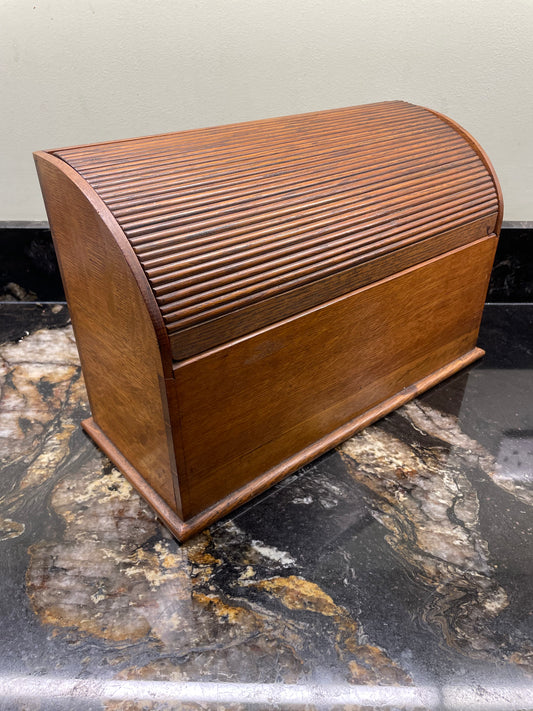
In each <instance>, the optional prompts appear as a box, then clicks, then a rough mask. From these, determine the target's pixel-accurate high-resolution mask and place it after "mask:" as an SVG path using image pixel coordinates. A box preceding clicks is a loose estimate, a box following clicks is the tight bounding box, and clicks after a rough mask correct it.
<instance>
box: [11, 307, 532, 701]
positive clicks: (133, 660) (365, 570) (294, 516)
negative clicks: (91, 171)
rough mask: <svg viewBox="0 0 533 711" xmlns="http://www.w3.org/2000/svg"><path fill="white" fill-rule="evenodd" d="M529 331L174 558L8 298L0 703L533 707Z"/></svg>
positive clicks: (487, 338) (65, 341)
mask: <svg viewBox="0 0 533 711" xmlns="http://www.w3.org/2000/svg"><path fill="white" fill-rule="evenodd" d="M532 326H533V306H531V305H525V304H524V305H515V306H506V305H493V306H488V307H487V308H486V310H485V314H484V319H483V325H482V330H481V335H480V343H479V345H480V346H481V347H483V348H485V349H486V350H487V355H486V356H485V358H484V359H482V360H481V361H480V362H478V363H476V364H475V365H473V366H471V367H469V368H468V369H466V370H464V371H462V372H460V373H458V374H457V375H455V376H454V377H452V378H451V379H449V380H447V381H446V382H444V383H442V384H440V385H439V386H437V387H436V388H433V389H432V390H431V391H429V392H427V393H425V394H424V395H423V396H421V397H419V398H418V399H416V400H415V401H413V402H411V403H409V404H408V405H406V406H404V407H402V408H400V409H399V410H397V411H396V412H394V413H392V414H391V415H389V416H387V417H386V418H384V419H382V420H380V421H379V422H377V423H376V424H374V425H372V426H371V427H368V428H367V429H365V430H364V431H363V432H361V433H359V434H357V435H355V436H354V437H352V438H351V439H349V440H348V441H347V442H345V443H344V444H342V445H341V446H339V447H338V448H336V449H334V450H332V451H330V452H328V453H327V454H325V455H324V456H322V457H321V458H319V459H318V460H316V461H315V462H313V463H311V464H310V465H308V466H306V467H304V468H303V469H301V470H300V471H299V472H297V473H296V474H294V475H292V476H290V477H288V478H287V479H285V480H284V481H282V482H281V483H280V484H278V485H277V486H275V487H273V488H272V489H270V490H269V491H268V492H266V493H265V494H263V495H262V496H260V497H258V498H257V499H255V500H254V501H252V502H250V503H249V504H247V505H246V506H243V507H242V508H241V509H239V510H237V511H236V512H234V513H233V514H232V515H230V516H228V517H227V518H226V519H224V520H223V521H221V522H219V523H217V524H216V525H214V526H212V527H211V528H210V529H209V530H208V531H207V532H205V533H203V534H200V535H198V536H196V537H195V538H194V539H192V540H191V541H189V542H187V543H186V544H183V545H179V544H178V543H177V542H176V541H175V540H174V539H173V538H172V537H171V535H170V534H169V533H168V532H167V531H166V530H165V528H164V527H163V526H161V525H160V524H159V522H158V521H157V520H156V519H155V516H154V514H153V513H152V511H151V510H150V508H149V507H148V506H147V505H146V504H145V503H144V502H143V501H142V500H141V499H140V497H139V496H138V495H137V493H136V492H135V491H134V490H133V489H132V488H131V487H130V485H129V484H128V483H127V482H126V480H125V479H124V478H123V477H122V476H121V475H120V473H119V472H118V471H117V470H116V469H115V468H114V467H113V466H112V465H111V464H110V462H109V461H108V460H107V459H106V458H105V457H104V456H103V455H102V454H101V453H100V452H99V450H98V449H97V448H96V447H95V445H94V444H93V443H92V442H91V440H89V438H88V437H87V436H86V435H85V434H84V433H83V432H82V430H81V428H80V421H81V420H82V419H83V418H85V417H87V414H88V404H87V400H86V393H85V389H84V386H83V379H82V375H81V370H80V366H79V361H78V356H77V351H76V346H75V342H74V338H73V335H72V330H71V327H70V325H69V320H68V313H67V310H66V307H65V306H63V305H60V304H55V305H53V304H48V305H35V304H20V303H17V304H13V303H4V304H1V305H0V342H1V345H0V354H1V361H0V368H1V399H0V442H1V444H0V446H1V448H2V451H1V453H0V456H1V459H2V467H3V471H2V476H1V478H0V573H1V575H0V619H1V627H0V629H1V633H2V636H1V640H2V645H1V654H0V709H9V710H10V709H28V710H31V711H33V710H34V709H39V710H41V709H46V710H48V709H54V710H55V709H106V710H113V711H118V710H124V711H126V710H128V711H130V710H132V711H133V710H137V709H176V708H179V709H187V710H188V709H232V710H233V709H235V710H237V709H238V710H239V711H241V710H245V709H275V708H280V709H281V708H283V709H285V708H287V709H298V710H303V709H309V710H311V709H333V708H335V709H337V708H339V709H341V708H342V709H357V708H362V709H370V708H372V709H374V708H389V709H407V708H408V709H415V708H416V709H461V710H463V709H470V708H472V709H474V708H476V709H477V708H480V709H481V708H487V709H526V708H527V709H530V708H533V612H532V611H533V604H532V603H533V530H532V528H533V516H532V513H533V509H532V505H533V328H532Z"/></svg>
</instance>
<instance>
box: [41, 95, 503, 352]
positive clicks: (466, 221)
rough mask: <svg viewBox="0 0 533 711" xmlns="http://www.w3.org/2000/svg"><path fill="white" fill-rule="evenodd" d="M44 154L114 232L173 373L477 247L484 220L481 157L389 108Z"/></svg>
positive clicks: (425, 119)
mask: <svg viewBox="0 0 533 711" xmlns="http://www.w3.org/2000/svg"><path fill="white" fill-rule="evenodd" d="M52 153H53V154H54V155H56V156H58V157H59V158H61V159H62V160H63V161H65V162H66V163H68V164H69V165H70V166H72V167H73V168H74V169H75V170H76V171H77V172H78V173H79V174H80V175H81V176H82V177H83V178H84V179H85V180H86V181H87V183H88V184H89V185H90V186H91V187H92V188H93V189H94V190H95V191H96V192H97V194H98V195H99V196H100V197H101V199H102V200H103V201H104V203H105V204H106V205H107V207H108V208H109V210H110V212H111V213H112V214H113V216H114V217H115V219H116V220H117V221H118V223H119V224H120V226H121V228H122V229H123V231H124V233H125V235H126V236H127V238H128V240H129V242H130V243H131V245H132V247H133V249H134V251H135V253H136V255H137V257H138V259H139V262H140V264H141V266H142V267H143V269H144V271H145V273H146V275H147V278H148V280H149V283H150V285H151V287H152V289H153V292H154V295H155V298H156V300H157V303H158V305H159V307H160V309H161V313H162V315H163V319H164V322H165V324H166V327H167V330H168V332H169V336H170V338H171V344H172V349H173V353H174V357H175V358H184V357H188V356H190V355H193V354H195V353H198V352H201V351H202V350H205V349H206V348H210V347H213V346H215V345H217V344H219V343H222V342H224V341H228V340H230V339H231V338H235V337H238V336H241V335H243V334H246V333H249V332H251V331H253V330H255V329H257V328H261V327H263V326H265V325H267V324H269V323H272V322H274V321H277V320H279V319H281V318H285V317H288V316H291V315H294V314H296V313H298V312H300V311H301V310H303V309H305V308H309V307H312V306H316V305H317V304H319V303H322V302H324V301H326V300H328V299H331V298H334V297H336V296H339V295H341V294H343V293H347V292H349V291H351V290H353V289H354V288H358V287H359V286H362V285H363V284H364V283H370V282H372V281H375V280H377V279H379V278H383V277H384V276H387V275H388V274H390V273H393V272H394V271H398V270H399V268H407V267H409V266H413V264H416V263H419V262H420V261H423V260H424V259H427V258H428V257H431V256H436V254H437V253H443V252H445V251H447V250H448V249H451V248H454V247H456V246H459V243H461V242H462V243H464V242H466V241H472V240H474V239H477V238H478V237H480V236H484V235H485V234H487V233H490V232H493V231H494V230H495V228H496V217H497V213H498V210H499V200H498V193H497V187H496V183H495V177H494V176H493V175H492V173H491V171H490V170H489V168H488V167H487V165H486V162H485V161H484V160H483V159H482V154H481V152H480V151H478V150H476V147H475V146H472V145H471V142H469V141H468V140H466V139H465V137H463V136H462V135H461V134H460V133H459V131H458V130H456V128H455V127H454V126H452V125H450V124H449V123H448V122H447V121H445V120H443V118H441V117H440V116H438V115H436V114H434V113H433V112H431V111H429V110H427V109H424V108H422V107H419V106H413V105H411V104H408V103H405V102H400V101H395V102H384V103H379V104H371V105H367V106H358V107H353V108H346V109H337V110H332V111H322V112H317V113H310V114H303V115H298V116H290V117H285V118H277V119H267V120H264V121H254V122H249V123H243V124H234V125H230V126H222V127H217V128H207V129H199V130H193V131H185V132H180V133H172V134H166V135H161V136H153V137H148V138H137V139H129V140H125V141H114V142H109V143H102V144H95V145H91V146H81V147H75V148H68V149H60V150H55V151H52ZM480 156H481V157H480ZM472 223H475V229H474V230H470V231H469V230H466V229H465V228H466V226H468V225H472ZM437 237H438V239H436V238H437ZM398 265H399V266H398Z"/></svg>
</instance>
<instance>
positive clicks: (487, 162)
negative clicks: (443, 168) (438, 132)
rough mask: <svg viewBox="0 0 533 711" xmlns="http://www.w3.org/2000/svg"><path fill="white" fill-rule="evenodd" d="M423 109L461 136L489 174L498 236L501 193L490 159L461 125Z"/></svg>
mask: <svg viewBox="0 0 533 711" xmlns="http://www.w3.org/2000/svg"><path fill="white" fill-rule="evenodd" d="M423 108H425V109H426V111H429V112H430V113H432V114H434V115H435V116H438V118H440V119H441V120H442V121H444V122H445V123H447V124H448V125H449V126H451V127H452V128H453V129H455V131H457V133H458V134H459V135H460V136H462V137H463V138H464V139H465V140H466V141H467V142H468V143H469V144H470V145H471V146H472V148H473V149H474V150H475V152H476V153H477V155H478V156H479V158H480V159H481V161H482V163H483V165H484V166H485V168H486V169H487V171H488V172H489V175H490V177H491V178H492V182H493V183H494V188H495V190H496V195H497V198H498V218H497V220H496V226H495V228H494V231H495V233H496V235H498V236H499V234H500V230H501V226H502V221H503V193H502V187H501V185H500V181H499V180H498V176H497V174H496V170H495V169H494V166H493V165H492V162H491V160H490V158H489V157H488V155H487V153H486V151H485V150H484V148H483V147H482V146H481V144H480V143H479V141H477V140H476V139H475V138H474V136H472V134H471V133H469V132H468V131H467V130H466V129H465V128H463V127H462V126H461V124H459V123H457V121H454V119H451V118H450V117H449V116H446V115H445V114H442V113H440V111H435V110H434V109H429V108H427V107H426V106H424V107H423Z"/></svg>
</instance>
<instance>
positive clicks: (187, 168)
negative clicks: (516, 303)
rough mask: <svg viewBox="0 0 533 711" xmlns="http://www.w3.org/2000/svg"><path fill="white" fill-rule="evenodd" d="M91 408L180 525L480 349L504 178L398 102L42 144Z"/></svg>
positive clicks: (431, 118) (425, 114) (103, 439)
mask: <svg viewBox="0 0 533 711" xmlns="http://www.w3.org/2000/svg"><path fill="white" fill-rule="evenodd" d="M35 159H36V163H37V169H38V173H39V178H40V181H41V187H42V191H43V194H44V199H45V203H46V208H47V211H48V217H49V220H50V225H51V229H52V234H53V238H54V243H55V247H56V251H57V255H58V259H59V263H60V268H61V273H62V277H63V282H64V285H65V291H66V294H67V300H68V304H69V308H70V313H71V315H72V323H73V326H74V332H75V335H76V340H77V343H78V348H79V353H80V358H81V363H82V368H83V373H84V376H85V381H86V384H87V390H88V393H89V400H90V406H91V410H92V418H91V419H89V420H87V421H85V422H84V428H85V429H86V431H87V432H88V433H89V434H90V435H91V437H92V438H93V439H94V440H95V441H96V443H97V444H98V445H99V446H100V447H101V448H102V450H103V451H104V452H105V453H106V454H107V455H108V456H109V457H110V459H111V460H112V461H113V462H114V463H115V464H116V465H117V466H118V467H119V468H120V469H121V470H122V472H123V473H124V474H125V476H126V477H128V479H129V480H130V481H131V482H132V484H133V485H134V486H135V487H136V488H137V489H138V490H139V491H140V492H141V494H142V495H143V496H144V497H145V498H146V499H147V500H148V501H149V502H150V504H151V505H152V506H153V507H154V509H155V510H156V511H157V513H158V515H159V517H160V518H161V519H162V520H163V521H164V522H165V523H166V524H167V525H168V527H169V528H170V529H171V531H172V532H173V533H174V534H175V535H176V536H177V538H179V539H180V540H184V539H186V538H187V537H188V536H190V535H192V534H193V533H195V532H196V531H199V530H201V529H202V528H204V527H205V526H207V525H208V524H209V523H210V522H212V521H214V520H216V519H217V518H219V517H220V516H222V515H223V514H225V513H227V512H228V511H230V510H231V509H233V508H235V507H236V506H238V505H239V504H241V503H243V502H244V501H247V500H248V499H250V498H251V497H252V496H254V495H255V494H257V493H258V492H261V491H263V490H264V489H266V488H267V487H268V486H270V485H271V484H272V483H273V482H275V481H278V480H279V479H280V478H281V477H283V476H285V475H286V474H288V473H290V472H293V471H294V470H296V469H297V468H298V467H299V466H301V465H302V464H304V463H305V462H308V461H309V460H311V459H313V458H314V457H316V456H317V455H319V454H320V453H322V452H324V451H325V450H327V449H328V448H330V447H332V446H334V445H336V444H337V443H339V442H341V441H342V440H344V439H345V438H347V437H349V436H350V435H352V434H353V433H354V432H355V431H356V430H358V429H360V428H361V427H363V426H365V425H366V424H368V423H370V422H372V421H374V420H376V419H377V418H379V417H381V416H382V415H384V414H386V413H387V412H389V411H391V410H392V409H393V408H395V407H397V406H398V405H400V404H402V403H404V402H406V401H407V400H409V399H410V398H412V397H414V396H415V395H416V394H417V393H420V392H421V391H423V390H425V389H427V388H429V387H431V386H432V385H434V384H435V383H437V382H439V381H440V380H442V379H443V378H445V377H446V376H448V375H450V374H451V373H454V372H455V371H457V370H458V369H459V368H461V367H463V366H465V365H467V364H469V363H471V362H472V361H473V360H474V359H476V358H478V357H479V356H480V355H481V354H482V351H480V350H479V349H478V348H476V339H477V334H478V328H479V323H480V318H481V312H482V308H483V302H484V298H485V294H486V289H487V285H488V280H489V275H490V272H491V266H492V262H493V257H494V251H495V248H496V242H497V234H498V232H499V228H500V224H501V218H502V200H501V193H500V189H499V186H498V182H497V178H496V176H495V174H494V170H493V169H492V167H491V164H490V162H489V161H488V159H487V157H486V155H485V154H484V152H483V151H482V149H481V148H480V147H479V145H478V144H477V143H476V142H475V141H474V139H473V138H471V137H470V136H469V135H468V134H467V133H466V132H465V131H464V130H463V129H462V128H460V127H459V126H458V125H457V124H455V123H454V122H453V121H451V120H449V119H448V118H446V117H444V116H442V115H440V114H438V113H436V112H433V111H430V110H428V109H425V108H421V107H419V106H413V105H411V104H408V103H405V102H401V101H394V102H384V103H379V104H371V105H367V106H357V107H353V108H346V109H337V110H333V111H323V112H318V113H310V114H304V115H300V116H289V117H285V118H278V119H267V120H265V121H254V122H250V123H243V124H235V125H230V126H222V127H218V128H206V129H199V130H193V131H184V132H180V133H171V134H167V135H160V136H152V137H149V138H134V139H128V140H124V141H112V142H109V143H99V144H94V145H88V146H78V147H74V148H64V149H59V150H51V151H46V152H38V153H36V154H35Z"/></svg>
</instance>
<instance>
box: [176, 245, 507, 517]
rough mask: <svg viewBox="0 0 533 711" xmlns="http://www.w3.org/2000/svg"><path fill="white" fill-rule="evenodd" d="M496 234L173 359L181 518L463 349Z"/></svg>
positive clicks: (469, 342) (475, 321) (470, 336)
mask: <svg viewBox="0 0 533 711" xmlns="http://www.w3.org/2000/svg"><path fill="white" fill-rule="evenodd" d="M496 242H497V239H496V238H495V237H494V236H491V237H486V238H484V239H482V240H479V241H477V242H476V243H474V244H473V245H468V246H466V247H462V248H459V249H456V250H454V251H453V252H451V253H449V254H446V255H445V256H442V257H437V258H435V259H432V260H429V261H428V262H426V263H424V264H423V265H420V266H418V267H411V268H410V269H407V270H405V271H404V272H402V273H400V274H398V275H395V276H393V277H389V278H387V279H384V280H382V281H380V282H378V283H377V284H374V285H371V286H368V287H365V288H363V289H358V290H357V291H355V292H353V293H352V294H349V295H346V296H343V297H340V298H338V299H335V300H333V301H330V302H328V303H327V304H323V305H322V306H320V307H317V308H314V309H311V310H309V311H307V312H306V313H304V314H301V315H299V316H296V317H293V318H290V319H286V320H285V321H283V322H282V323H280V324H276V325H275V326H270V327H268V328H265V329H263V330H261V331H260V332H258V333H256V334H254V336H253V337H244V338H242V339H239V340H237V341H235V342H234V343H232V344H229V345H225V346H220V347H218V348H215V349H213V350H212V351H210V352H208V353H206V354H203V355H201V356H195V357H193V358H191V359H189V360H187V361H184V362H183V363H180V364H176V366H175V369H174V372H175V379H176V388H177V394H178V399H179V400H180V402H181V403H182V408H181V422H180V426H181V431H182V436H183V442H184V448H185V451H186V452H187V462H186V466H187V479H188V489H189V495H190V499H189V501H190V505H191V509H190V510H189V511H188V512H187V514H188V516H191V515H195V514H197V513H199V512H200V511H201V510H202V509H203V508H205V506H206V504H207V505H210V504H213V503H214V502H215V501H217V500H218V499H221V498H223V497H225V496H227V495H228V494H229V493H230V492H231V491H232V490H233V489H236V488H239V487H240V486H243V485H244V484H245V483H247V482H249V481H251V480H253V479H255V478H256V477H257V476H259V475H260V474H261V472H264V471H266V470H268V469H271V468H272V467H274V466H276V464H277V463H279V462H280V461H283V460H284V459H287V458H288V457H290V456H292V454H293V453H294V452H297V451H300V450H302V449H305V448H306V447H308V446H311V444H312V443H313V442H314V441H316V440H319V439H321V438H322V437H324V436H326V434H327V433H328V432H331V431H333V430H335V429H337V428H339V427H341V426H342V425H343V424H344V423H345V422H347V421H349V420H352V419H354V418H355V417H358V416H360V415H361V414H362V413H363V412H364V411H365V410H368V409H371V408H373V407H375V406H376V405H377V404H379V403H380V402H381V401H383V400H387V399H389V398H390V397H393V396H394V395H395V394H396V393H398V392H399V391H401V390H403V388H405V387H408V386H409V385H410V384H411V383H413V382H415V381H417V380H420V379H421V378H424V377H426V376H427V375H429V373H431V372H433V371H435V370H438V369H439V368H442V367H444V366H445V365H446V364H447V363H449V362H451V361H452V360H455V359H457V358H459V357H461V356H462V355H464V354H465V353H466V352H468V351H471V350H472V349H473V348H474V346H475V342H476V339H477V333H478V329H479V322H480V319H481V312H482V309H483V303H484V298H485V293H486V289H487V285H488V279H489V276H490V271H491V266H492V260H493V258H494V251H495V248H496Z"/></svg>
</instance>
